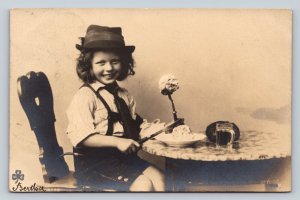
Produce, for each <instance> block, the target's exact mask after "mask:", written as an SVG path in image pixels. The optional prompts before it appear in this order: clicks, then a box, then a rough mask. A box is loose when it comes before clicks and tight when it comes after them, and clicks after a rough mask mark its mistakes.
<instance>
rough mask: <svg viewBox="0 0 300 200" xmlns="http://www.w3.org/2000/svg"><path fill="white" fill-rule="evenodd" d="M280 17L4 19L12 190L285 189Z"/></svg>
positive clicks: (287, 70) (77, 13) (42, 14)
mask: <svg viewBox="0 0 300 200" xmlns="http://www.w3.org/2000/svg"><path fill="white" fill-rule="evenodd" d="M291 97H292V11H291V10H289V9H183V8H181V9H141V8H140V9H82V8H81V9H54V8H48V9H12V10H10V108H9V112H10V127H9V129H10V133H9V175H8V179H9V180H8V182H9V191H11V192H39V193H42V192H291V177H292V176H291V154H292V152H291V137H292V131H291V127H292V120H291V104H292V102H291Z"/></svg>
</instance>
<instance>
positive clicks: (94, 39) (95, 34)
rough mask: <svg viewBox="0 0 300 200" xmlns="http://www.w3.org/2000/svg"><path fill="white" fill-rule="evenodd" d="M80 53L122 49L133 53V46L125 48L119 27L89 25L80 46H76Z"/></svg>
mask: <svg viewBox="0 0 300 200" xmlns="http://www.w3.org/2000/svg"><path fill="white" fill-rule="evenodd" d="M76 48H77V49H78V50H80V51H82V50H89V49H124V50H127V51H129V52H131V53H132V52H133V51H134V49H135V46H126V45H125V41H124V37H123V35H122V29H121V27H107V26H98V25H90V26H89V27H88V29H87V31H86V35H85V37H82V38H81V45H79V44H76Z"/></svg>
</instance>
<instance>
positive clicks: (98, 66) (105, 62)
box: [92, 51, 122, 85]
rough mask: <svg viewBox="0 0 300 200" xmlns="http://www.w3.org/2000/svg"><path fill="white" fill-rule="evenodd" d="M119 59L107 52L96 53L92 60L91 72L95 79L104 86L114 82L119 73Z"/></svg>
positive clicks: (120, 66)
mask: <svg viewBox="0 0 300 200" xmlns="http://www.w3.org/2000/svg"><path fill="white" fill-rule="evenodd" d="M121 68H122V65H121V60H120V57H119V56H118V55H117V54H115V53H113V52H109V51H97V52H95V53H94V56H93V59H92V70H93V73H94V75H95V77H96V79H97V80H98V81H99V82H101V83H103V84H105V85H108V84H111V83H113V82H115V81H116V79H117V78H118V76H119V75H120V73H121Z"/></svg>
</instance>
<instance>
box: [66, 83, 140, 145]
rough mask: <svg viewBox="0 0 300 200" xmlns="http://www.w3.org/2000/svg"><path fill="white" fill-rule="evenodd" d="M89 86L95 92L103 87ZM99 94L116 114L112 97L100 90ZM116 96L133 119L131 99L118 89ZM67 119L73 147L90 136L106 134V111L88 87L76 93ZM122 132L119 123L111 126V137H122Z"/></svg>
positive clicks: (105, 91)
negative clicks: (122, 100)
mask: <svg viewBox="0 0 300 200" xmlns="http://www.w3.org/2000/svg"><path fill="white" fill-rule="evenodd" d="M90 85H91V86H92V88H93V89H94V90H95V91H97V90H98V89H99V88H102V87H104V86H105V85H104V84H102V83H100V82H98V81H97V82H95V83H92V84H90ZM99 94H100V95H101V96H102V97H103V98H104V100H105V101H106V102H107V104H108V106H109V107H110V109H111V111H112V112H118V110H117V107H116V105H115V103H114V96H113V95H112V94H111V93H109V92H108V91H107V90H105V89H103V88H102V89H100V90H99ZM118 95H119V97H121V98H122V99H124V101H125V102H126V104H127V105H128V107H129V110H130V112H131V116H132V118H133V119H135V118H136V114H135V108H136V103H135V100H134V99H133V97H132V96H131V95H130V94H129V93H128V91H127V90H126V89H124V88H120V89H119V91H118ZM67 117H68V120H69V124H68V128H67V135H68V137H69V138H70V140H71V143H72V145H73V146H74V147H76V145H77V144H78V143H80V142H81V141H82V140H83V139H85V138H87V137H88V136H89V135H91V134H95V133H98V134H102V135H105V134H106V131H107V128H108V120H107V117H108V112H107V109H106V108H105V106H104V105H103V104H102V102H101V101H100V100H99V99H98V98H97V96H96V95H95V93H94V92H93V91H92V90H91V89H90V88H88V87H82V88H80V89H79V90H78V91H77V92H76V94H75V95H74V97H73V99H72V101H71V104H70V106H69V107H68V109H67ZM123 132H124V130H123V126H122V125H121V124H120V122H115V123H114V124H113V135H114V136H122V135H123V134H124V133H123Z"/></svg>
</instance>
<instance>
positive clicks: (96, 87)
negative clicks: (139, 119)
mask: <svg viewBox="0 0 300 200" xmlns="http://www.w3.org/2000/svg"><path fill="white" fill-rule="evenodd" d="M117 85H118V84H117ZM90 86H91V87H92V88H93V89H94V90H95V91H98V90H100V89H104V87H105V86H106V85H105V84H103V83H101V82H99V81H95V82H93V83H90Z"/></svg>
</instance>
